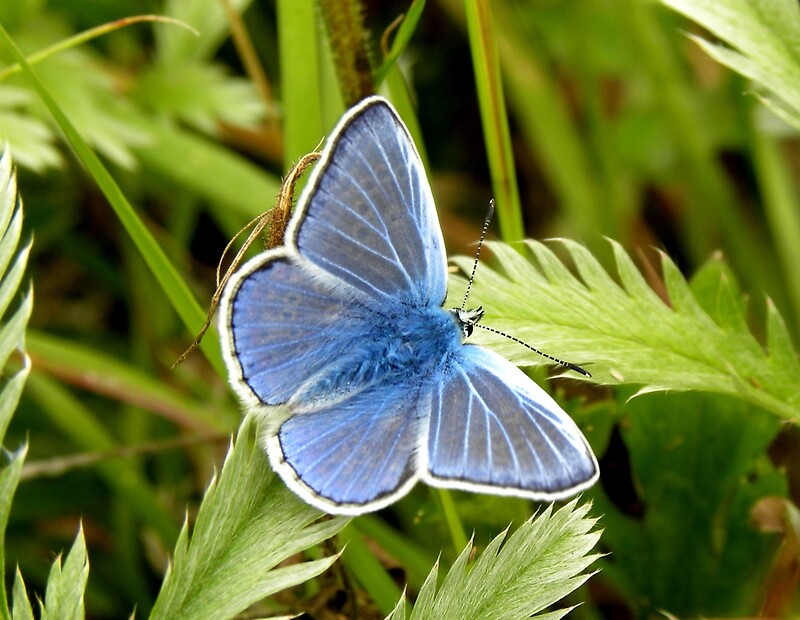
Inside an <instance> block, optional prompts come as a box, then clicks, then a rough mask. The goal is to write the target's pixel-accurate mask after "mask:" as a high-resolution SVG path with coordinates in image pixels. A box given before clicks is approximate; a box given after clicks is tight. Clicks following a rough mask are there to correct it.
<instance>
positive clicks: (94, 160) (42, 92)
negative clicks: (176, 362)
mask: <svg viewBox="0 0 800 620" xmlns="http://www.w3.org/2000/svg"><path fill="white" fill-rule="evenodd" d="M0 41H1V42H2V43H3V44H4V45H5V47H6V48H7V49H8V51H9V52H10V53H11V56H12V57H13V58H14V59H15V60H16V61H17V62H18V63H19V65H20V66H21V67H22V70H23V73H24V74H25V75H26V76H27V78H28V79H29V80H30V82H31V84H32V85H33V87H34V88H35V89H36V91H37V92H38V94H39V96H40V97H41V99H42V101H43V102H44V104H45V105H46V106H47V109H48V110H49V112H50V114H51V115H52V116H53V118H54V120H55V121H56V123H57V124H58V126H59V127H60V128H61V130H62V131H63V132H64V135H65V136H66V137H67V140H68V141H69V144H70V146H72V148H73V149H74V151H75V153H76V155H77V156H78V158H79V159H80V160H81V162H82V163H83V164H84V166H86V168H87V170H88V171H89V173H90V174H91V175H92V177H93V178H94V180H95V182H96V183H97V185H98V186H99V187H100V190H101V191H102V192H103V194H104V195H105V197H106V199H107V200H108V202H109V204H110V205H111V206H112V208H113V209H114V211H115V213H116V215H117V217H118V218H119V220H120V222H122V224H123V226H124V227H125V229H126V231H127V232H128V234H129V235H130V237H131V239H132V240H133V242H134V244H135V245H136V247H137V249H138V250H139V253H140V254H141V256H142V258H143V259H144V261H145V263H147V266H148V267H149V268H150V270H151V271H152V273H153V275H154V276H155V278H156V280H158V282H159V284H160V285H161V288H162V290H163V291H164V294H165V296H166V297H167V298H168V299H169V300H170V303H171V304H172V307H173V308H174V309H175V311H176V312H177V314H178V316H180V318H181V320H182V321H183V323H184V324H185V325H186V327H187V328H188V330H189V331H190V332H191V333H197V332H199V331H200V327H201V326H202V325H203V323H204V322H205V313H204V312H203V311H202V310H201V309H200V306H199V305H198V304H197V301H196V300H195V298H194V296H193V295H192V293H191V291H190V290H189V287H188V285H187V284H186V282H185V281H184V280H183V279H182V278H181V277H180V275H179V274H178V272H177V270H176V269H175V268H174V267H173V265H172V263H171V262H170V261H169V259H168V258H167V256H166V254H165V253H164V251H163V250H162V249H161V247H160V246H159V245H158V243H157V242H156V240H155V238H154V237H153V235H152V234H151V233H150V231H149V230H148V229H147V227H146V226H145V224H144V222H143V221H142V220H141V218H140V217H139V216H138V215H137V214H136V212H135V211H134V209H133V207H132V206H131V205H130V203H129V202H128V200H127V199H126V198H125V195H124V194H123V193H122V190H121V189H120V187H119V185H117V183H116V181H115V180H114V178H113V177H112V176H111V174H110V173H109V172H108V170H107V169H106V167H105V166H104V165H103V163H102V162H101V161H100V159H99V158H98V157H97V155H96V154H95V153H94V152H93V151H92V150H91V149H90V148H89V146H88V144H87V143H86V141H85V140H84V139H83V138H82V137H81V135H80V134H79V133H78V132H77V130H76V129H75V127H74V126H73V124H72V123H71V122H70V120H69V119H68V118H67V117H66V115H65V114H64V112H63V111H62V109H61V107H60V106H59V105H58V103H57V102H56V101H55V99H54V98H53V97H52V96H51V94H50V92H49V91H48V89H47V87H46V86H45V85H44V83H43V82H42V81H41V80H40V79H39V77H38V76H37V74H36V73H35V72H34V71H33V70H32V69H31V67H30V66H29V64H28V63H27V61H26V60H25V57H24V56H23V55H22V52H20V50H19V48H17V46H16V45H15V44H14V41H13V40H12V39H11V37H10V36H9V35H8V33H7V32H6V31H5V29H4V28H3V27H2V25H0ZM212 331H213V330H212ZM200 347H201V349H202V350H203V352H204V353H205V355H206V357H207V358H208V359H209V361H210V362H211V363H212V365H213V366H214V367H215V369H216V370H217V371H218V373H219V374H220V375H223V374H224V373H225V366H224V363H223V361H222V355H221V353H220V349H219V342H218V341H217V339H216V338H204V339H203V341H202V342H201V344H200Z"/></svg>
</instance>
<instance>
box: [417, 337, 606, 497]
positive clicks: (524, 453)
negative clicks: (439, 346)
mask: <svg viewBox="0 0 800 620" xmlns="http://www.w3.org/2000/svg"><path fill="white" fill-rule="evenodd" d="M430 412H431V414H430V427H429V431H428V438H427V447H426V450H425V454H426V461H427V463H425V464H423V467H425V469H426V470H427V471H425V472H423V474H422V476H423V479H424V480H425V482H427V483H428V484H431V485H433V486H439V487H448V488H455V489H463V490H467V491H473V492H478V493H492V494H497V495H515V496H519V497H527V498H530V499H536V500H554V499H562V498H565V497H568V496H570V495H574V494H575V493H578V492H579V491H582V490H583V489H586V488H588V487H589V486H591V485H592V484H594V482H595V481H596V480H597V477H598V473H599V469H598V465H597V460H596V459H595V456H594V453H593V452H592V449H591V448H590V447H589V444H588V443H587V441H586V438H585V437H584V436H583V434H582V433H581V431H580V429H579V428H578V426H577V425H576V424H575V422H573V421H572V419H571V418H570V417H569V416H568V415H567V414H566V413H565V412H564V410H563V409H561V407H559V406H558V404H557V403H556V402H555V401H554V400H553V399H552V398H551V397H550V396H549V395H548V394H547V393H546V392H545V391H544V390H543V389H542V388H541V387H539V386H538V385H537V384H536V383H534V381H533V380H531V379H530V378H529V377H528V376H527V375H526V374H525V373H523V372H522V371H521V370H520V369H519V368H517V367H516V366H514V364H512V363H511V362H509V361H508V360H507V359H505V358H503V357H501V356H500V355H498V354H496V353H494V352H493V351H490V350H489V349H485V348H483V347H480V346H476V345H463V346H462V347H461V348H460V350H459V351H458V353H457V354H456V355H455V356H454V359H453V361H452V364H451V366H450V368H449V372H447V373H446V375H445V376H444V377H443V378H442V380H441V381H440V382H439V383H438V384H437V385H436V386H435V388H434V391H433V394H432V397H431V402H430Z"/></svg>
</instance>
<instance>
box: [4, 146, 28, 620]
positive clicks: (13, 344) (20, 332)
mask: <svg viewBox="0 0 800 620" xmlns="http://www.w3.org/2000/svg"><path fill="white" fill-rule="evenodd" d="M21 233H22V200H21V199H20V197H19V195H18V194H17V183H16V176H15V175H14V169H13V166H12V162H11V155H10V153H9V151H8V148H7V147H4V148H3V150H2V151H0V368H2V369H3V378H2V380H0V443H2V441H3V438H4V437H5V433H6V429H7V428H8V423H9V421H10V420H11V416H12V415H13V413H14V411H15V410H16V408H17V403H18V402H19V397H20V394H21V392H22V387H23V385H24V384H25V380H26V379H27V377H28V372H29V370H30V360H29V359H28V356H27V353H26V350H25V328H26V327H27V325H28V318H29V317H30V314H31V307H32V305H33V296H32V294H31V292H30V290H29V289H27V290H24V291H23V293H22V296H21V297H20V289H21V288H22V280H23V276H24V273H25V266H26V264H27V261H28V252H29V250H30V243H27V244H25V245H23V246H22V247H20V245H19V243H20V236H21ZM12 356H13V361H12ZM26 451H27V447H25V446H23V447H22V448H20V449H19V450H17V451H16V452H13V453H11V454H8V455H7V458H8V463H7V464H6V465H5V467H4V468H3V469H2V471H0V540H2V538H3V535H4V534H5V529H6V524H7V523H8V515H9V512H10V510H11V502H12V500H13V498H14V492H15V491H16V489H17V484H18V482H19V476H20V472H21V470H22V463H23V461H24V460H25V453H26ZM4 568H5V545H0V569H4ZM0 610H2V612H1V613H3V615H5V616H6V617H8V615H9V614H8V611H7V610H8V598H7V595H6V589H5V583H2V584H0Z"/></svg>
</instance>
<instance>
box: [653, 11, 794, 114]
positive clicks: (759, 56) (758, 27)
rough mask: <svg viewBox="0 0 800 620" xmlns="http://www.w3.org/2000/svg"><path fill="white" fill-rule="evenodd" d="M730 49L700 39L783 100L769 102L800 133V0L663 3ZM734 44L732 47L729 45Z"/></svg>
mask: <svg viewBox="0 0 800 620" xmlns="http://www.w3.org/2000/svg"><path fill="white" fill-rule="evenodd" d="M662 2H663V3H664V4H666V5H667V6H669V7H670V8H672V9H674V10H675V11H677V12H679V13H682V14H683V15H685V16H686V17H688V18H689V19H691V20H693V21H695V22H697V23H698V24H700V25H701V26H703V28H705V29H706V30H708V31H709V32H712V33H714V35H716V36H717V37H719V39H720V40H721V41H723V42H724V43H725V44H727V45H721V44H719V43H712V42H711V41H708V40H706V39H702V38H700V37H695V40H696V41H697V43H698V44H699V45H700V46H701V47H702V48H703V49H704V50H705V51H706V53H708V54H709V55H710V56H711V57H712V58H714V59H715V60H716V61H717V62H720V63H722V64H724V65H726V66H728V67H730V68H731V69H733V70H734V71H737V72H738V73H741V74H742V75H744V76H745V77H748V78H750V79H752V80H755V81H756V82H758V83H759V84H761V85H762V86H765V87H766V88H768V89H769V91H770V92H771V93H773V94H775V95H777V96H778V97H779V99H778V100H777V101H774V102H773V101H770V100H769V99H765V100H764V102H765V103H766V104H767V105H768V106H770V107H772V108H773V110H774V111H775V112H776V113H777V114H778V115H779V116H781V117H782V118H783V119H784V120H786V121H787V122H789V123H791V124H792V125H794V126H795V127H797V128H798V129H800V54H798V51H797V40H798V37H800V8H798V6H797V2H795V1H794V0H662ZM728 46H730V47H728Z"/></svg>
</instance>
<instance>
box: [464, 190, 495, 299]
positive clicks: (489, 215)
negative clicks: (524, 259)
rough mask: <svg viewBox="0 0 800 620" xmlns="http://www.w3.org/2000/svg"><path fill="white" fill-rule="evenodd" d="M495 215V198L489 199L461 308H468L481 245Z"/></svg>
mask: <svg viewBox="0 0 800 620" xmlns="http://www.w3.org/2000/svg"><path fill="white" fill-rule="evenodd" d="M493 215H494V198H492V199H491V200H490V201H489V211H488V212H487V213H486V217H485V218H483V229H482V230H481V238H480V239H478V249H477V250H475V262H474V263H472V273H471V274H469V282H467V290H466V292H465V293H464V301H462V302H461V309H462V310H466V307H467V297H469V291H470V289H471V288H472V281H473V280H474V279H475V271H476V270H477V269H478V259H479V258H480V256H481V247H483V240H484V239H485V238H486V231H487V230H488V229H489V222H491V221H492V216H493Z"/></svg>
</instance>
